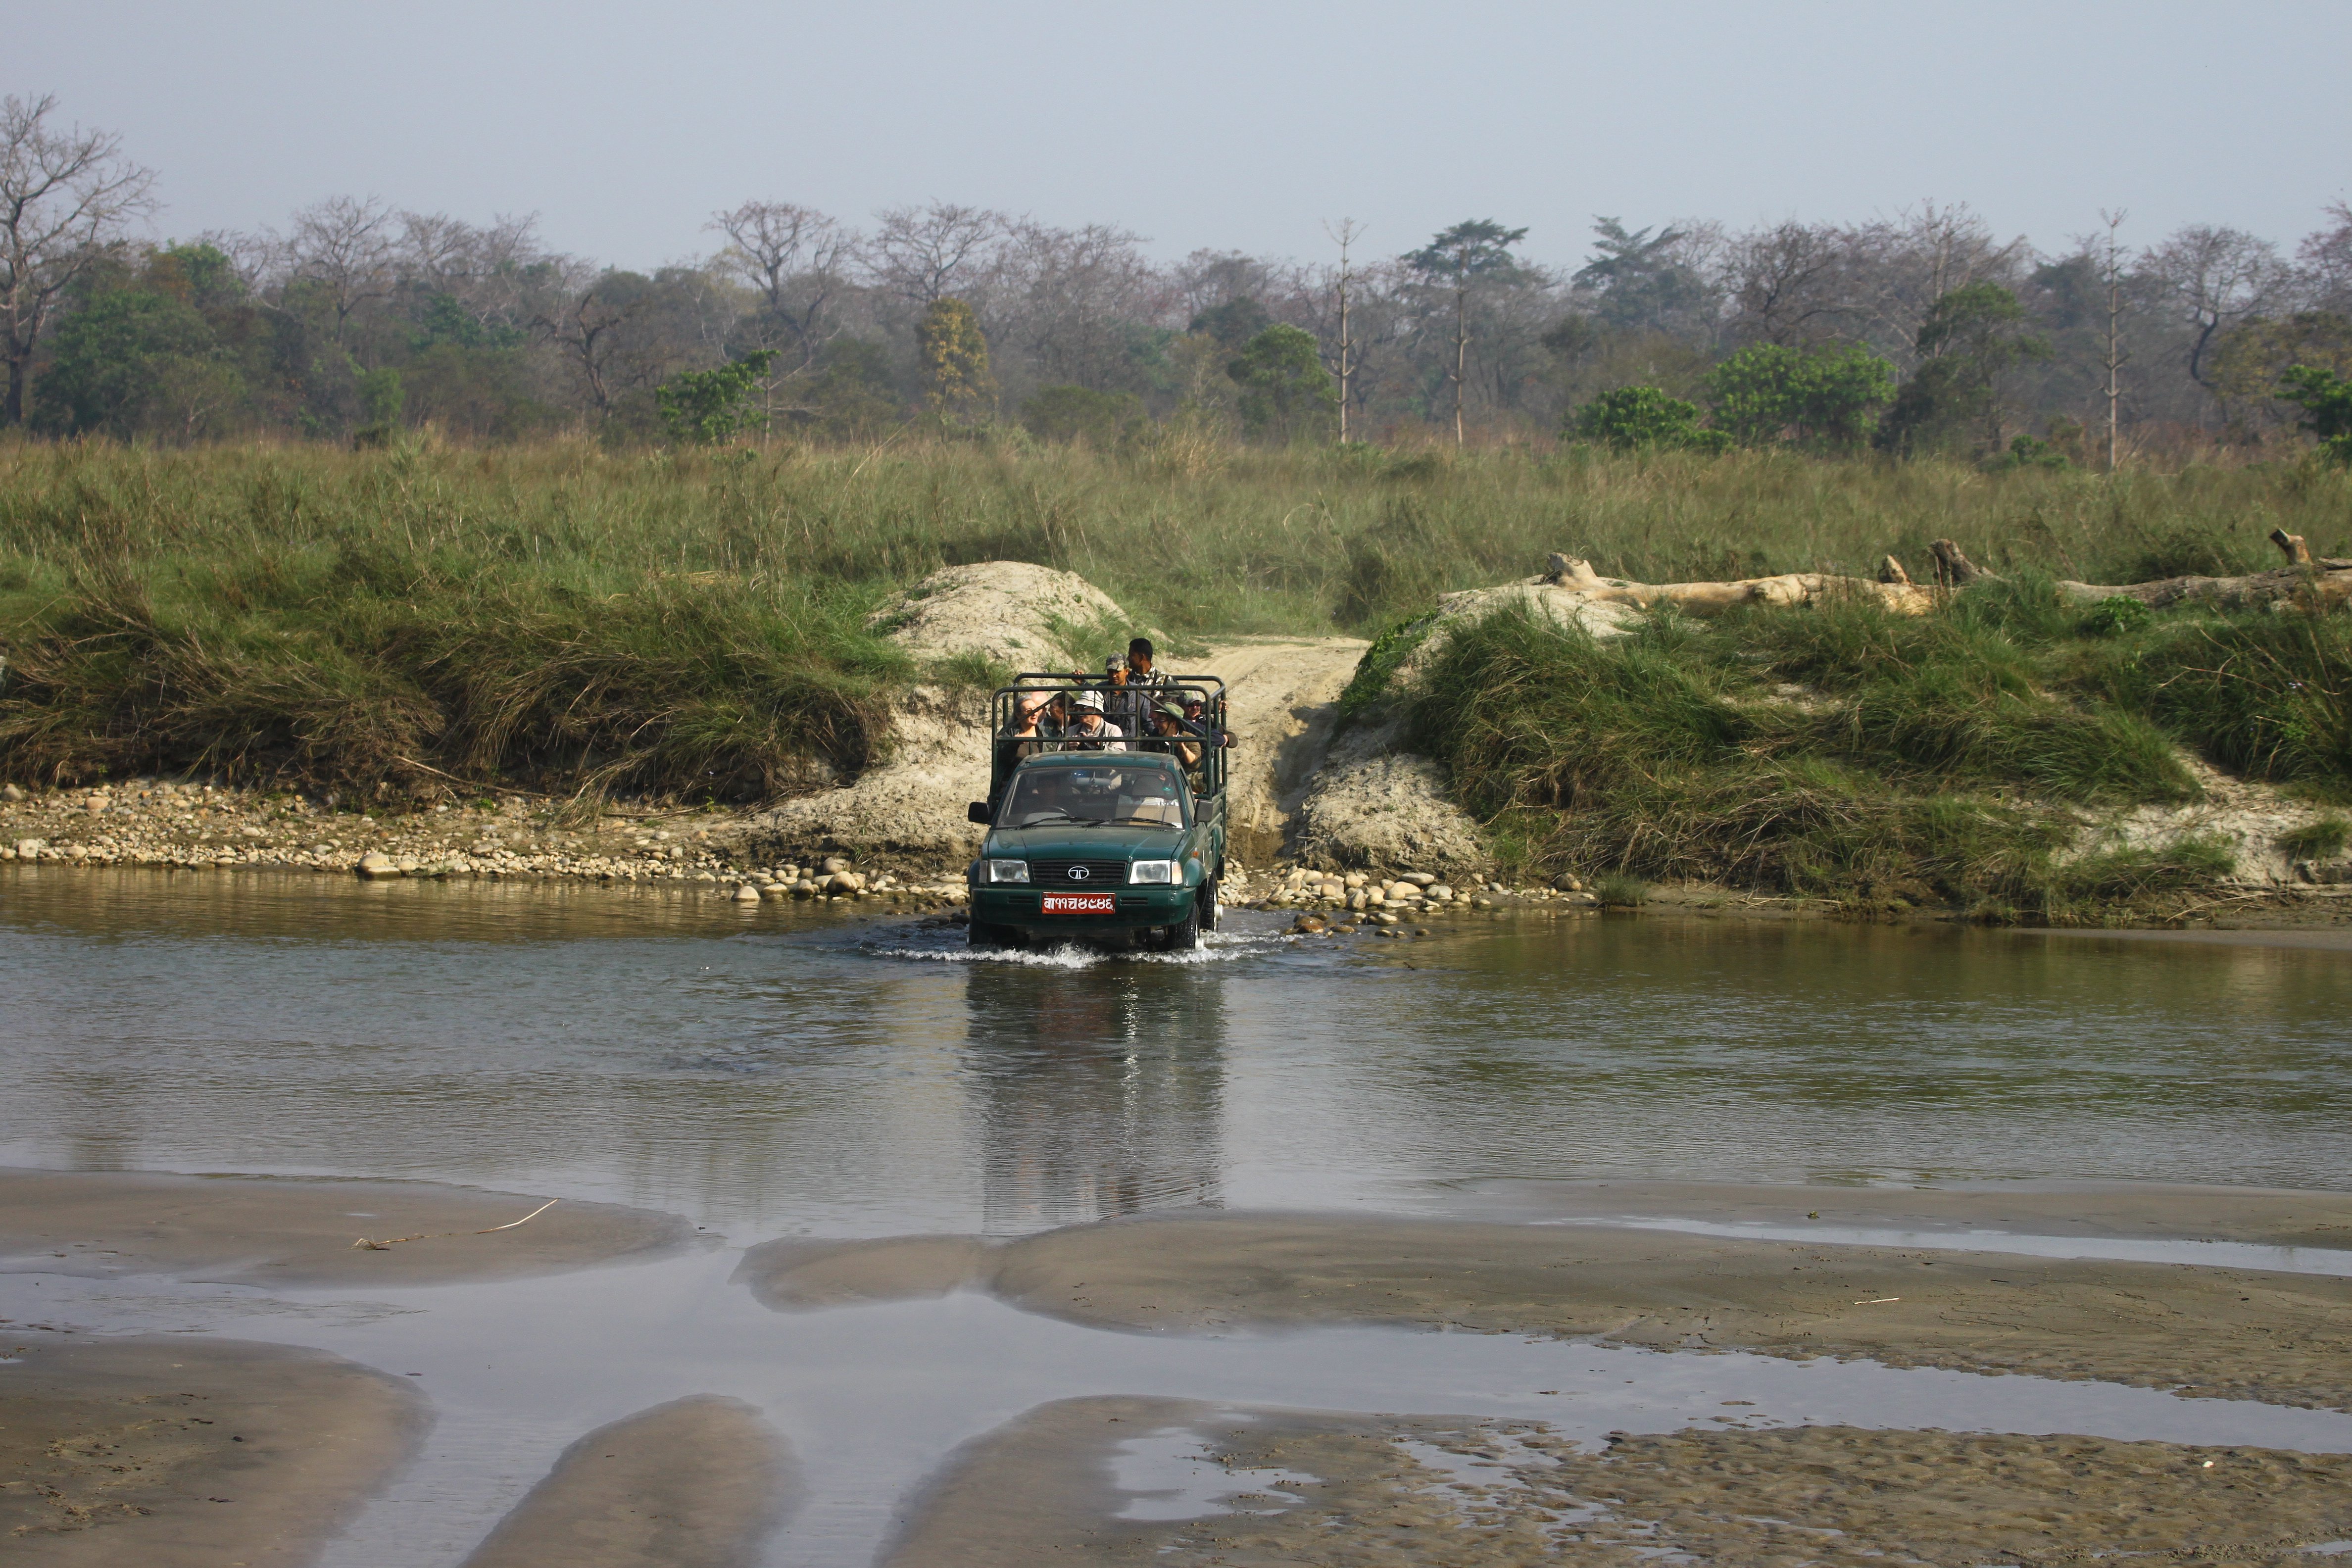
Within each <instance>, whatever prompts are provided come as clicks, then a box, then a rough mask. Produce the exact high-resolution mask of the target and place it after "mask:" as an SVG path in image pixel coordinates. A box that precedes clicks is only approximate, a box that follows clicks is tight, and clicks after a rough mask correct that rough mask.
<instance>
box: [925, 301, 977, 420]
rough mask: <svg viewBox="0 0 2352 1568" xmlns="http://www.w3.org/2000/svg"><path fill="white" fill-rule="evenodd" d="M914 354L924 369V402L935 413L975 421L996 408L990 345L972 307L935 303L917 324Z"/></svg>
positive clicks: (945, 302) (943, 302) (956, 303)
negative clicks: (915, 353) (992, 407)
mask: <svg viewBox="0 0 2352 1568" xmlns="http://www.w3.org/2000/svg"><path fill="white" fill-rule="evenodd" d="M915 348H916V352H917V353H918V354H919V356H920V358H921V361H922V366H923V400H924V402H925V403H927V404H929V406H930V407H931V409H932V411H933V412H935V413H938V414H943V415H946V416H950V417H951V418H963V419H970V418H972V417H974V416H977V415H978V414H979V413H980V412H981V411H982V409H984V408H986V407H988V406H990V405H992V404H993V403H994V402H995V400H996V378H995V376H993V375H992V374H990V373H989V368H988V340H987V339H986V338H985V337H983V336H982V335H981V331H980V318H979V317H977V316H975V315H973V314H972V310H971V306H970V305H967V304H965V303H964V302H963V301H962V300H958V299H955V298H953V297H949V298H944V299H939V300H932V301H931V303H930V306H929V309H927V310H924V312H923V319H922V320H921V321H919V322H918V323H917V324H916V327H915Z"/></svg>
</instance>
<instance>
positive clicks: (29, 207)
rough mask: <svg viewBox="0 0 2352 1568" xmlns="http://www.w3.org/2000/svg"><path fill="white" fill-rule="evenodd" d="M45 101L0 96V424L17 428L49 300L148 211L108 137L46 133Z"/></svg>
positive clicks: (144, 175) (116, 140) (143, 191)
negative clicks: (1, 394)
mask: <svg viewBox="0 0 2352 1568" xmlns="http://www.w3.org/2000/svg"><path fill="white" fill-rule="evenodd" d="M56 108H57V100H56V99H55V98H54V97H49V96H44V97H40V98H16V97H14V96H11V97H8V98H5V99H0V334H5V335H0V354H5V356H6V358H7V361H8V386H7V391H6V393H5V398H0V425H21V424H23V423H24V422H25V396H26V391H27V389H28V386H29V384H30V383H31V380H32V374H33V355H34V353H35V352H36V351H37V349H38V348H39V347H40V343H41V334H42V332H43V331H45V330H47V326H48V324H49V319H50V317H51V316H52V315H53V314H55V312H56V310H57V306H58V300H59V299H60V297H62V296H63V295H64V294H65V292H66V290H67V289H69V288H71V287H72V286H73V283H74V280H75V279H78V278H79V277H80V276H81V274H82V273H83V272H84V271H86V270H87V269H88V268H89V267H90V266H91V264H92V263H94V262H97V261H99V260H100V259H102V258H104V257H105V256H107V255H108V254H109V253H110V250H111V249H112V247H114V246H116V245H117V244H118V243H119V242H120V241H121V237H122V233H123V231H124V229H125V228H126V227H128V226H129V225H130V224H131V222H132V221H133V220H135V219H137V218H140V217H143V216H146V215H147V214H149V213H151V212H152V211H153V210H154V207H155V203H154V199H153V197H152V195H151V192H152V188H153V184H154V174H153V173H152V171H150V170H147V169H143V168H142V167H140V166H139V165H138V164H136V163H131V161H130V160H129V159H127V158H125V157H123V156H122V152H121V138H120V137H118V136H116V135H114V134H113V133H112V132H105V131H85V130H83V129H82V128H81V127H80V126H79V125H77V126H74V127H72V128H70V129H68V130H65V131H57V130H53V129H51V128H50V126H49V124H48V119H49V116H50V114H51V112H52V111H53V110H56Z"/></svg>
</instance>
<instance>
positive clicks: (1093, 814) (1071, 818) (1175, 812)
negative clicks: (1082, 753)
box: [996, 768, 1186, 830]
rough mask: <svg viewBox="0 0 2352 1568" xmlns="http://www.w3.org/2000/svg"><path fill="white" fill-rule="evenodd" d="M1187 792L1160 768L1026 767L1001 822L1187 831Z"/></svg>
mask: <svg viewBox="0 0 2352 1568" xmlns="http://www.w3.org/2000/svg"><path fill="white" fill-rule="evenodd" d="M1184 795H1185V790H1184V787H1183V785H1182V784H1179V783H1178V782H1177V781H1176V779H1175V778H1174V777H1173V776H1172V775H1171V774H1170V773H1167V772H1166V771H1164V770H1162V769H1160V768H1026V769H1024V770H1023V771H1021V772H1020V773H1015V774H1013V787H1012V788H1011V789H1010V790H1008V791H1007V792H1006V793H1005V797H1004V808H1003V811H1001V812H999V813H998V814H997V818H996V825H997V826H999V827H1007V828H1012V827H1166V828H1172V829H1177V830H1181V829H1182V828H1183V827H1184V826H1185V825H1186V805H1185V801H1184Z"/></svg>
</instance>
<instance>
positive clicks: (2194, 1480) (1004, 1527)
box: [882, 1398, 2352, 1568]
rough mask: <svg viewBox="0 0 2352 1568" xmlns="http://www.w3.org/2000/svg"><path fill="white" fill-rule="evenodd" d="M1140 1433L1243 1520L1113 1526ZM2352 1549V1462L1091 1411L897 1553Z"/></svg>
mask: <svg viewBox="0 0 2352 1568" xmlns="http://www.w3.org/2000/svg"><path fill="white" fill-rule="evenodd" d="M1135 1439H1143V1440H1144V1441H1145V1443H1146V1444H1148V1445H1150V1446H1152V1447H1160V1448H1162V1449H1166V1448H1169V1447H1193V1448H1194V1451H1195V1452H1197V1453H1198V1454H1200V1456H1201V1457H1202V1459H1203V1460H1205V1461H1206V1462H1207V1465H1208V1466H1213V1467H1216V1468H1222V1470H1223V1476H1222V1477H1220V1478H1218V1479H1217V1482H1216V1487H1217V1490H1218V1491H1219V1492H1221V1493H1222V1494H1223V1495H1222V1496H1213V1497H1209V1498H1202V1499H1196V1500H1195V1501H1196V1505H1206V1506H1207V1507H1211V1508H1214V1507H1222V1508H1223V1510H1227V1511H1215V1512H1207V1513H1206V1516H1205V1517H1198V1518H1191V1519H1176V1520H1168V1521H1154V1520H1150V1519H1148V1518H1147V1519H1125V1518H1120V1517H1118V1515H1119V1514H1120V1513H1121V1512H1122V1511H1123V1510H1125V1508H1126V1507H1127V1505H1128V1504H1129V1503H1130V1502H1131V1501H1134V1500H1138V1499H1142V1500H1152V1498H1151V1491H1150V1481H1149V1480H1146V1481H1145V1483H1144V1485H1143V1486H1142V1487H1141V1488H1140V1489H1139V1490H1138V1491H1134V1492H1128V1491H1122V1490H1120V1489H1119V1488H1118V1485H1117V1478H1116V1476H1115V1473H1114V1470H1113V1468H1112V1460H1113V1458H1114V1456H1115V1454H1116V1452H1117V1451H1118V1449H1119V1448H1120V1447H1122V1446H1129V1445H1132V1444H1133V1443H1134V1440H1135ZM1130 1451H1131V1449H1130ZM2208 1461H2210V1468H2209V1466H2208ZM1167 1511H1182V1510H1167ZM2347 1534H2352V1458H2347V1457H2346V1456H2342V1455H2305V1454H2294V1453H2281V1452H2274V1451H2270V1450H2263V1449H2251V1448H2207V1447H2185V1446H2179V1445H2174V1444H2169V1443H2152V1442H2144V1443H2126V1442H2115V1441H2110V1440H2106V1439H2102V1438H2095V1437H2078V1436H2002V1435H1961V1434H1954V1433H1948V1432H1938V1431H1876V1430H1867V1429H1861V1428H1855V1427H1850V1426H1811V1427H1797V1428H1793V1429H1787V1430H1770V1431H1739V1430H1727V1431H1721V1432H1711V1431H1685V1432H1679V1433H1675V1434H1671V1435H1667V1436H1622V1437H1618V1438H1615V1439H1613V1440H1612V1442H1611V1444H1610V1445H1609V1447H1607V1448H1606V1449H1605V1450H1603V1451H1601V1452H1599V1453H1587V1452H1583V1451H1580V1450H1579V1449H1578V1448H1577V1447H1575V1446H1574V1445H1573V1444H1572V1443H1570V1442H1569V1441H1567V1440H1566V1439H1563V1438H1560V1437H1558V1436H1554V1435H1552V1434H1549V1433H1548V1432H1547V1431H1545V1430H1544V1429H1543V1428H1541V1427H1539V1426H1527V1425H1519V1424H1514V1423H1507V1422H1449V1421H1448V1420H1446V1419H1444V1418H1443V1417H1413V1418H1399V1417H1392V1416H1379V1415H1343V1414H1335V1413H1331V1412H1318V1411H1293V1410H1274V1409H1265V1408H1262V1407H1234V1406H1218V1405H1203V1404H1199V1403H1195V1402H1192V1401H1185V1400H1169V1399H1135V1398H1093V1399H1071V1400H1063V1401H1059V1402H1056V1403H1055V1404H1051V1405H1041V1406H1039V1407H1038V1408H1037V1409H1034V1410H1032V1411H1030V1412H1028V1413H1027V1414H1025V1415H1023V1416H1021V1417H1019V1418H1018V1419H1017V1420H1014V1421H1013V1422H1011V1423H1008V1424H1007V1425H1006V1426H1003V1427H1000V1428H999V1429H998V1430H996V1431H995V1432H992V1433H991V1434H989V1435H988V1436H985V1437H982V1438H981V1439H979V1440H978V1441H976V1442H974V1443H971V1444H970V1445H967V1446H966V1447H965V1448H964V1449H963V1450H961V1452H960V1453H959V1454H958V1455H957V1456H956V1457H955V1458H954V1459H953V1460H952V1461H950V1464H949V1466H948V1467H947V1468H946V1469H945V1470H944V1472H943V1473H942V1474H941V1475H940V1477H939V1478H938V1479H937V1480H936V1481H935V1483H934V1484H933V1486H932V1487H931V1488H930V1489H929V1493H928V1494H927V1496H926V1497H925V1498H924V1500H923V1502H922V1505H921V1506H920V1507H919V1508H918V1509H917V1510H915V1512H914V1514H913V1516H912V1517H911V1518H910V1519H909V1521H908V1524H907V1525H906V1527H905V1528H904V1530H903V1531H901V1533H900V1535H899V1537H898V1540H897V1542H895V1543H894V1545H893V1547H892V1549H891V1550H890V1551H888V1552H887V1553H886V1554H885V1555H884V1557H883V1559H882V1561H883V1563H884V1565H885V1568H1028V1565H1029V1564H1033V1563H1099V1564H1117V1563H1133V1564H1158V1565H1163V1568H1209V1565H1211V1564H1216V1565H1219V1568H1302V1565H1316V1568H1320V1565H1324V1564H1328V1565H1331V1568H1343V1565H1344V1568H1386V1565H1390V1564H1395V1565H1397V1568H1404V1565H1406V1564H1433V1563H1444V1564H1447V1565H1448V1568H1521V1565H1526V1568H1535V1565H1536V1564H1542V1563H1565V1564H1573V1565H1576V1568H1635V1565H1636V1564H1639V1563H1650V1562H1656V1561H1660V1560H1662V1558H1663V1559H1664V1560H1671V1561H1697V1562H1701V1563H1717V1564H1723V1565H1725V1568H1734V1565H1737V1568H1782V1565H1786V1568H1798V1565H1800V1564H1812V1565H1818V1568H1863V1565H1864V1564H1870V1565H1873V1568H1876V1565H1881V1564H1884V1563H1888V1562H1890V1561H1891V1562H1896V1563H1915V1564H1923V1565H1928V1568H1976V1565H1979V1564H1983V1563H2021V1564H2034V1565H2037V1568H2039V1565H2042V1564H2054V1563H2081V1562H2085V1561H2090V1560H2093V1559H2094V1558H2099V1557H2108V1556H2120V1557H2129V1556H2147V1557H2158V1558H2162V1559H2163V1560H2165V1561H2168V1562H2182V1561H2186V1562H2229V1563H2248V1564H2256V1563H2259V1564H2269V1565H2272V1568H2287V1565H2288V1564H2295V1565H2298V1568H2300V1565H2303V1564H2308V1563H2313V1562H2315V1561H2319V1559H2315V1558H2314V1557H2312V1556H2310V1555H2309V1554H2308V1553H2307V1552H2305V1551H2304V1550H2302V1549H2303V1548H2305V1547H2309V1546H2314V1545H2320V1544H2324V1543H2326V1542H2332V1541H2336V1540H2339V1539H2341V1538H2343V1537H2344V1536H2346V1535H2347ZM1683 1554H1687V1556H1685V1555H1683Z"/></svg>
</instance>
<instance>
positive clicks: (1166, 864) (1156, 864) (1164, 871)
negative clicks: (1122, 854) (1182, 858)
mask: <svg viewBox="0 0 2352 1568" xmlns="http://www.w3.org/2000/svg"><path fill="white" fill-rule="evenodd" d="M1127 879H1128V880H1129V881H1130V882H1158V883H1160V884H1161V885H1163V886H1165V885H1166V884H1168V883H1171V882H1173V881H1174V880H1176V862H1175V861H1173V860H1138V861H1136V862H1135V863H1134V864H1132V865H1130V866H1129V867H1128V868H1127Z"/></svg>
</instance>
